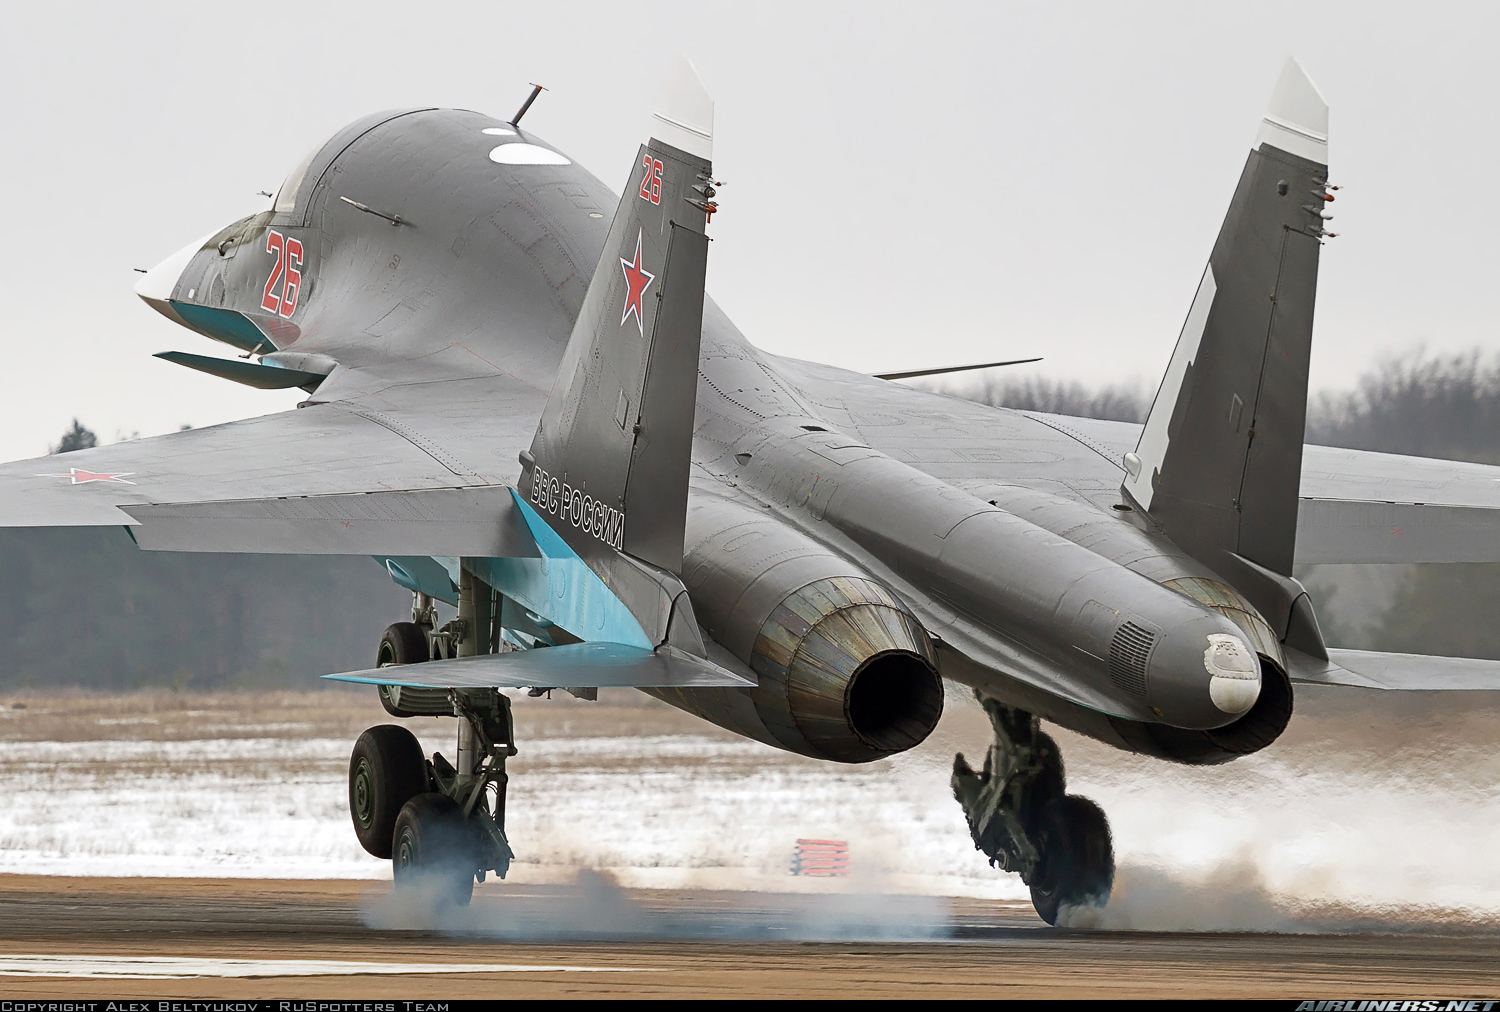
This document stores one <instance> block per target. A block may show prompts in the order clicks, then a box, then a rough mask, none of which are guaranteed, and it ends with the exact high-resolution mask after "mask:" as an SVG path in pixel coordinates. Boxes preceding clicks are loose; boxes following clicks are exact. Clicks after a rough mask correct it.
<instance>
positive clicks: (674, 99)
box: [650, 57, 714, 159]
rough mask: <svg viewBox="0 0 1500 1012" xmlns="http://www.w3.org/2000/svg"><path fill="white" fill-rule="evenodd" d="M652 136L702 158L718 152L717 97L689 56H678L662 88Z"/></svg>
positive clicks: (652, 125) (651, 130)
mask: <svg viewBox="0 0 1500 1012" xmlns="http://www.w3.org/2000/svg"><path fill="white" fill-rule="evenodd" d="M650 136H652V137H655V138H656V139H657V140H659V141H661V142H662V143H664V144H670V145H672V147H674V148H679V149H681V150H683V151H686V152H688V153H689V154H693V155H697V156H699V157H700V158H708V159H712V158H713V156H714V100H713V98H712V96H710V95H709V93H708V89H707V88H705V87H703V82H702V81H701V80H699V78H698V72H697V71H696V70H694V69H693V65H692V64H691V63H689V62H688V61H687V59H686V58H685V57H680V58H678V60H677V66H676V67H675V68H673V70H672V72H671V74H670V76H669V77H668V78H667V82H666V86H665V87H663V88H662V92H661V98H660V99H659V100H658V101H657V103H656V111H655V112H653V113H652V114H651V125H650Z"/></svg>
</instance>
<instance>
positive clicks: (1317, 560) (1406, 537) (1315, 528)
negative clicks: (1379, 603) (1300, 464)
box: [1297, 479, 1500, 565]
mask: <svg viewBox="0 0 1500 1012" xmlns="http://www.w3.org/2000/svg"><path fill="white" fill-rule="evenodd" d="M1487 480H1490V481H1493V480H1494V479H1487ZM1387 494H1390V493H1389V492H1388V493H1387ZM1297 561H1298V562H1299V563H1303V564H1305V565H1318V564H1323V563H1359V564H1366V565H1368V564H1379V563H1412V562H1500V509H1496V508H1495V507H1493V506H1447V505H1442V504H1439V503H1404V502H1368V501H1355V500H1347V499H1342V500H1341V499H1303V500H1302V503H1301V511H1300V512H1299V513H1298V516H1297Z"/></svg>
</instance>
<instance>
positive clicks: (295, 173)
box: [275, 141, 328, 214]
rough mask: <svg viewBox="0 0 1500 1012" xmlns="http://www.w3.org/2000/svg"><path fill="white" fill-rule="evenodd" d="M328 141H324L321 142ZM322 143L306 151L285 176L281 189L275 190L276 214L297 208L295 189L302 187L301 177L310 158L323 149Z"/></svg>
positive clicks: (310, 161)
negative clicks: (303, 156)
mask: <svg viewBox="0 0 1500 1012" xmlns="http://www.w3.org/2000/svg"><path fill="white" fill-rule="evenodd" d="M326 143H328V142H327V141H324V142H323V144H326ZM323 144H319V145H318V146H317V147H315V148H313V149H312V150H311V151H309V152H308V153H307V157H305V158H303V159H302V161H300V162H298V163H297V167H296V168H295V169H293V170H292V171H291V173H290V174H289V175H288V176H287V177H286V182H284V183H282V184H281V189H280V190H278V191H277V192H276V204H275V209H276V213H277V214H286V213H288V212H291V211H295V210H297V191H298V190H300V189H301V188H302V177H303V176H305V175H307V168H308V166H310V165H311V164H312V160H313V159H314V158H316V157H317V156H318V152H319V151H322V150H323Z"/></svg>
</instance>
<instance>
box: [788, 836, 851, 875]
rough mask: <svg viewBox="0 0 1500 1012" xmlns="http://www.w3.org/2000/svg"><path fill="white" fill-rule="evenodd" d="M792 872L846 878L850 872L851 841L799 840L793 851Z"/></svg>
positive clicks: (794, 873)
mask: <svg viewBox="0 0 1500 1012" xmlns="http://www.w3.org/2000/svg"><path fill="white" fill-rule="evenodd" d="M792 874H793V875H807V876H812V877H815V878H844V877H845V876H847V875H848V874H849V841H848V840H798V841H797V849H796V851H794V852H793V853H792Z"/></svg>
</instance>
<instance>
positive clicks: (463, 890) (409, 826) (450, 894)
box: [391, 794, 479, 906]
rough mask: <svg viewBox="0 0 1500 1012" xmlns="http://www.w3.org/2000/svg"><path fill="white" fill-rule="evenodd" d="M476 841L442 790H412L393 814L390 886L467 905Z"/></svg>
mask: <svg viewBox="0 0 1500 1012" xmlns="http://www.w3.org/2000/svg"><path fill="white" fill-rule="evenodd" d="M476 843H477V840H476V839H475V834H474V828H473V827H472V826H470V825H469V822H468V820H467V819H465V818H464V813H463V809H462V808H460V807H459V806H458V802H456V801H454V800H453V799H452V798H450V797H448V796H447V795H444V794H419V795H417V796H416V797H414V798H412V799H411V800H410V801H408V802H407V803H406V804H405V805H404V806H403V807H402V809H401V814H400V815H398V816H397V817H396V829H395V833H394V843H393V845H392V846H393V853H392V855H391V859H392V863H391V868H392V871H393V872H394V876H395V879H396V888H398V889H401V888H407V889H411V888H417V889H428V890H432V891H433V892H435V893H436V895H437V899H438V900H439V901H440V902H444V903H453V904H456V905H458V906H467V905H468V903H469V899H470V897H472V896H473V894H474V871H475V869H476V868H477V867H478V864H479V861H478V855H477V854H476V853H475V850H476V846H475V845H476Z"/></svg>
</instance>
